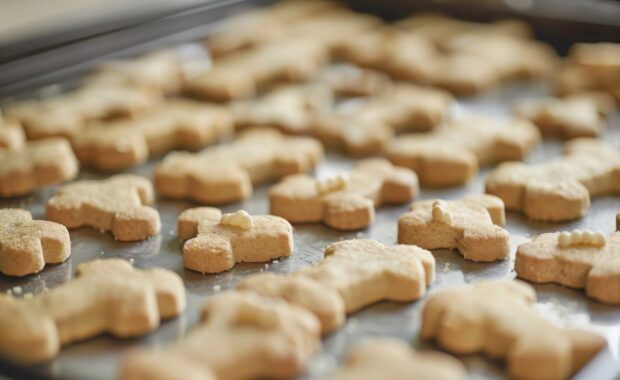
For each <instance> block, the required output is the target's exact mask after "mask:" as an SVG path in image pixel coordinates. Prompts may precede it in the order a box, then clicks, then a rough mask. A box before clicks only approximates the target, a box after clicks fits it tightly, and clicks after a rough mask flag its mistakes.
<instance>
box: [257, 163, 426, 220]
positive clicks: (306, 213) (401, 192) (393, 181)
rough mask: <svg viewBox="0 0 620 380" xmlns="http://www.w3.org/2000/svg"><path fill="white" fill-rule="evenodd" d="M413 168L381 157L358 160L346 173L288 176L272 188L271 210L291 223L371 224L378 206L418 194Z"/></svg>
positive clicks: (405, 199)
mask: <svg viewBox="0 0 620 380" xmlns="http://www.w3.org/2000/svg"><path fill="white" fill-rule="evenodd" d="M418 191H419V189H418V179H417V177H416V175H415V173H414V172H413V171H411V170H408V169H405V168H401V167H394V166H392V164H390V163H389V162H388V161H386V160H384V159H380V158H376V159H367V160H363V161H360V162H358V163H357V165H356V166H355V168H354V169H353V170H352V171H351V172H350V173H349V174H347V175H341V176H337V177H333V178H328V179H326V180H322V181H321V180H315V179H314V178H312V177H309V176H307V175H304V174H298V175H292V176H288V177H285V178H284V179H283V180H282V181H281V182H280V183H278V184H277V185H275V186H273V187H272V188H271V189H270V190H269V205H270V210H271V211H270V212H271V213H272V214H273V215H278V216H281V217H283V218H284V219H286V220H288V221H290V222H292V223H309V222H315V223H316V222H323V223H325V224H326V225H328V226H329V227H332V228H335V229H339V230H357V229H362V228H366V227H368V226H369V225H370V224H372V222H373V220H374V215H375V207H381V206H382V205H384V204H401V203H405V202H408V201H410V200H411V199H412V198H414V197H415V196H416V195H417V194H418Z"/></svg>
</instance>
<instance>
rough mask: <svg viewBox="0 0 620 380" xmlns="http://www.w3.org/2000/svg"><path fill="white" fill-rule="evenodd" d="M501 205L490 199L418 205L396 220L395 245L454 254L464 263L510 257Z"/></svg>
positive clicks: (476, 196) (490, 196)
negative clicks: (459, 256) (450, 250)
mask: <svg viewBox="0 0 620 380" xmlns="http://www.w3.org/2000/svg"><path fill="white" fill-rule="evenodd" d="M504 223H505V215H504V202H502V200H501V199H499V198H497V197H495V196H492V195H470V196H467V197H465V198H463V199H461V200H458V201H444V200H433V201H419V202H414V203H413V204H412V205H411V211H409V212H408V213H406V214H404V215H402V216H401V217H400V218H399V219H398V242H399V243H402V244H415V245H417V246H419V247H422V248H425V249H439V248H449V249H456V250H458V251H459V252H460V253H461V254H462V255H463V257H464V258H465V259H467V260H473V261H495V260H501V259H505V258H507V257H508V256H509V255H510V235H509V234H508V231H506V230H505V229H503V228H502V227H500V226H503V225H504Z"/></svg>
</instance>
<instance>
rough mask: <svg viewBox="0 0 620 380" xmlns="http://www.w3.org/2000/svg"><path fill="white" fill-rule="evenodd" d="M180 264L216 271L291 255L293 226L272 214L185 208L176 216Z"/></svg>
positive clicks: (204, 270) (211, 271)
mask: <svg viewBox="0 0 620 380" xmlns="http://www.w3.org/2000/svg"><path fill="white" fill-rule="evenodd" d="M177 230H178V235H179V238H180V239H181V240H184V241H185V243H184V244H183V265H184V266H185V267H186V268H189V269H192V270H195V271H197V272H201V273H220V272H224V271H227V270H229V269H231V268H232V267H234V266H235V264H237V263H242V262H251V263H256V262H264V261H270V260H273V259H276V258H278V257H284V256H290V255H292V254H293V227H292V226H291V225H290V223H289V222H287V221H286V220H284V219H282V218H280V217H277V216H272V215H254V216H252V215H249V214H248V213H247V212H245V211H237V212H235V213H232V214H224V215H222V214H221V212H220V210H219V209H216V208H210V207H199V208H192V209H188V210H185V211H184V212H183V213H181V215H179V219H178V228H177Z"/></svg>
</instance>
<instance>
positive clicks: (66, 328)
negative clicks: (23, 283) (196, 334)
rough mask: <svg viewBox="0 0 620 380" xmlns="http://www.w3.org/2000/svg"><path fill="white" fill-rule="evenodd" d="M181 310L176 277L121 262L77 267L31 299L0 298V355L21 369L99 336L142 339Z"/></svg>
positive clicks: (182, 297) (181, 296)
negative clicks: (68, 278)
mask: <svg viewBox="0 0 620 380" xmlns="http://www.w3.org/2000/svg"><path fill="white" fill-rule="evenodd" d="M184 309H185V290H184V287H183V282H182V281H181V278H180V277H179V276H178V275H177V274H176V273H174V272H171V271H168V270H165V269H148V270H136V269H134V268H133V267H132V266H131V264H130V263H129V262H127V261H125V260H121V259H109V260H95V261H91V262H88V263H84V264H80V265H79V266H78V268H77V271H76V278H75V279H74V280H73V281H71V282H69V283H67V284H64V285H61V286H58V287H56V288H53V289H51V290H50V291H48V292H44V293H41V294H38V295H35V296H34V297H30V298H23V299H15V298H13V297H11V296H6V295H0V332H1V334H2V340H1V341H0V355H2V356H4V357H6V358H9V359H11V360H14V361H18V362H21V363H24V364H34V363H40V362H44V361H47V360H50V359H52V358H53V357H54V356H56V355H57V354H58V352H59V351H60V347H61V346H66V345H68V344H70V343H74V342H77V341H81V340H85V339H88V338H91V337H94V336H97V335H99V334H102V333H109V334H112V335H114V336H116V337H119V338H129V337H135V336H141V335H145V334H147V333H149V332H151V331H153V330H155V329H156V328H157V327H158V326H159V322H160V319H168V318H173V317H176V316H177V315H179V314H180V313H181V312H183V310H184Z"/></svg>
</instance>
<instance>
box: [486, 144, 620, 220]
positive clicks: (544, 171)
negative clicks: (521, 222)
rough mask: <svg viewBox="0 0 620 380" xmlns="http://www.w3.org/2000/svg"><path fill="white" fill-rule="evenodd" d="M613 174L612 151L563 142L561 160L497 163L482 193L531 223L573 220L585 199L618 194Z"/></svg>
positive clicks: (617, 165) (617, 161) (619, 164)
mask: <svg viewBox="0 0 620 380" xmlns="http://www.w3.org/2000/svg"><path fill="white" fill-rule="evenodd" d="M619 171H620V154H618V152H616V151H615V150H614V149H612V148H611V147H609V146H607V145H605V144H603V143H601V142H599V141H598V140H595V139H587V138H581V139H574V140H571V141H569V142H567V143H566V144H565V154H564V156H563V157H561V158H558V159H555V160H553V161H550V162H547V163H544V164H541V165H535V166H530V165H526V164H522V163H519V162H506V163H503V164H501V165H499V167H498V168H497V169H495V170H494V171H493V172H491V174H490V175H489V176H488V177H487V178H486V192H487V193H489V194H493V195H497V196H498V197H500V198H502V200H503V201H504V203H505V204H506V208H507V209H508V210H515V211H522V212H523V213H525V215H526V216H527V217H528V218H529V219H532V220H540V221H556V222H557V221H566V220H573V219H578V218H581V217H582V216H584V215H585V214H586V212H587V211H588V209H589V208H590V198H591V197H597V196H602V195H608V194H615V193H617V192H618V191H620V188H618V183H617V182H618V181H616V179H615V178H616V177H617V176H618V172H619Z"/></svg>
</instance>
